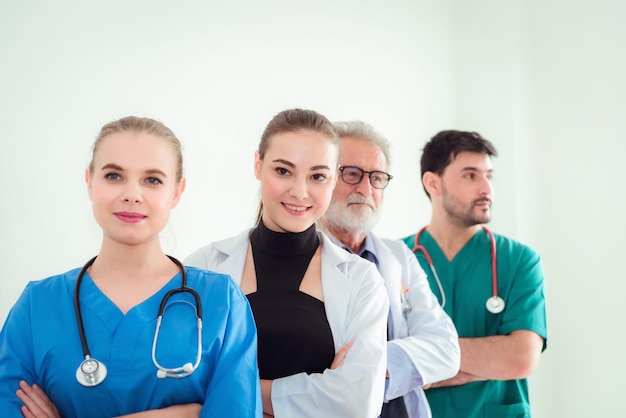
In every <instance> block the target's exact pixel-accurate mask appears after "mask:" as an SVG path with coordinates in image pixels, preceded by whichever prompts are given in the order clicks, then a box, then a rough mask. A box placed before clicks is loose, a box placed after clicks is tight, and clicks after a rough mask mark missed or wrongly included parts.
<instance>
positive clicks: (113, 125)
mask: <svg viewBox="0 0 626 418" xmlns="http://www.w3.org/2000/svg"><path fill="white" fill-rule="evenodd" d="M128 131H130V132H144V133H146V134H150V135H154V136H157V137H159V138H163V139H165V140H166V141H167V142H169V143H170V145H171V146H172V149H173V150H174V154H175V155H176V160H177V161H176V166H177V169H176V181H177V182H180V180H181V179H182V178H183V152H182V146H181V144H180V141H179V140H178V138H176V135H174V132H172V130H171V129H170V128H168V127H167V126H165V125H164V124H163V123H161V122H159V121H157V120H154V119H150V118H141V117H137V116H126V117H124V118H121V119H118V120H115V121H112V122H109V123H107V124H106V125H104V126H103V127H102V129H100V133H99V134H98V136H97V137H96V140H95V141H94V143H93V145H92V146H91V161H90V162H89V171H90V172H91V173H93V172H94V156H95V155H96V152H98V147H99V146H100V143H101V142H102V140H103V139H105V138H106V137H107V136H109V135H113V134H116V133H120V132H128Z"/></svg>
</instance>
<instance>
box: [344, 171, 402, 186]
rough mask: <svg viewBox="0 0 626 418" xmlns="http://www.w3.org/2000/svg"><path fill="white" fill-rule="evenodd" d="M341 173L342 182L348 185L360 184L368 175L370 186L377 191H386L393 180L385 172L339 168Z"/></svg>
mask: <svg viewBox="0 0 626 418" xmlns="http://www.w3.org/2000/svg"><path fill="white" fill-rule="evenodd" d="M339 171H341V180H343V181H344V182H346V183H348V184H359V183H360V182H361V180H363V175H364V174H367V175H368V176H369V178H370V184H371V185H372V187H373V188H375V189H384V188H385V187H387V185H388V184H389V180H391V179H392V178H393V176H392V175H391V174H387V173H385V172H384V171H365V170H362V169H360V168H359V167H339Z"/></svg>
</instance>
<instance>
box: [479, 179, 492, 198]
mask: <svg viewBox="0 0 626 418" xmlns="http://www.w3.org/2000/svg"><path fill="white" fill-rule="evenodd" d="M478 192H479V194H480V195H481V196H491V195H493V184H491V179H490V178H488V177H482V181H481V183H480V187H479V189H478Z"/></svg>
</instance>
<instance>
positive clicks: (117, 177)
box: [104, 172, 122, 181]
mask: <svg viewBox="0 0 626 418" xmlns="http://www.w3.org/2000/svg"><path fill="white" fill-rule="evenodd" d="M104 178H105V179H107V180H114V181H115V180H120V179H121V178H122V177H121V176H120V175H119V174H117V173H115V172H110V173H106V174H105V175H104Z"/></svg>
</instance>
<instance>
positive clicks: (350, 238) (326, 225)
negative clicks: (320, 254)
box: [321, 221, 367, 254]
mask: <svg viewBox="0 0 626 418" xmlns="http://www.w3.org/2000/svg"><path fill="white" fill-rule="evenodd" d="M321 224H322V226H323V229H324V230H326V232H328V233H329V234H330V235H332V236H334V237H335V238H337V239H338V240H339V241H340V242H341V243H342V244H343V245H345V246H346V247H348V248H349V249H350V251H352V252H353V253H355V254H358V253H359V252H360V251H361V248H363V244H364V243H365V238H366V237H367V233H363V232H360V231H348V230H346V229H343V228H338V227H336V226H335V225H332V224H331V223H330V222H327V221H323V222H321Z"/></svg>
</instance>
